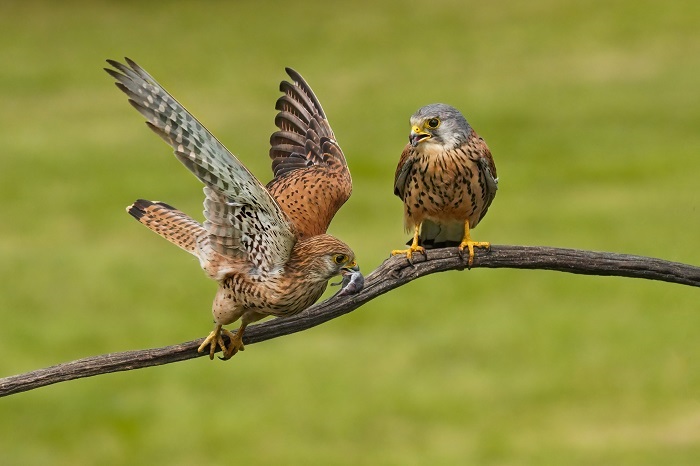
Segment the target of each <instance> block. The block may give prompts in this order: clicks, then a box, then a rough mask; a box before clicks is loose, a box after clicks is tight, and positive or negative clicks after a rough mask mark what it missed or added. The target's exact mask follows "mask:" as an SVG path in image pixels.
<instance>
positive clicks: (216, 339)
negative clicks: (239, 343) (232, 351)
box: [197, 324, 231, 359]
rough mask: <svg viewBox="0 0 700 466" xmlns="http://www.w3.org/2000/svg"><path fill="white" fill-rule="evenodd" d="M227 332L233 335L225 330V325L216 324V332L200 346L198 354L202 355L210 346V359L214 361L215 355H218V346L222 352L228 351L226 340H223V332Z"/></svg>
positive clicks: (212, 332)
mask: <svg viewBox="0 0 700 466" xmlns="http://www.w3.org/2000/svg"><path fill="white" fill-rule="evenodd" d="M222 331H223V332H227V333H231V332H229V331H228V330H226V329H225V328H223V325H221V324H216V327H214V330H212V331H211V333H210V334H209V336H208V337H207V338H205V339H204V341H203V342H202V344H201V345H199V348H197V352H198V353H201V352H202V351H204V349H205V348H206V347H207V346H209V359H214V353H216V346H217V345H218V346H219V347H220V348H221V351H224V352H225V351H226V345H224V339H223V338H221V332H222Z"/></svg>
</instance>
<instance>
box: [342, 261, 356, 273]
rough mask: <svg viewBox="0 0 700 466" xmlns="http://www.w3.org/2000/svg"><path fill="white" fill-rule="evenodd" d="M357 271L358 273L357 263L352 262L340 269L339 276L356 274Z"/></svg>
mask: <svg viewBox="0 0 700 466" xmlns="http://www.w3.org/2000/svg"><path fill="white" fill-rule="evenodd" d="M359 271H360V267H359V266H358V265H357V262H355V261H352V262H350V263H348V264H345V266H344V267H343V268H342V269H340V274H341V275H342V276H345V275H350V274H353V273H357V272H359Z"/></svg>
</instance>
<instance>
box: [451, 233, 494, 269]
mask: <svg viewBox="0 0 700 466" xmlns="http://www.w3.org/2000/svg"><path fill="white" fill-rule="evenodd" d="M475 247H477V248H485V249H489V248H490V247H491V243H489V242H486V241H472V239H471V236H470V235H469V221H466V222H464V238H462V242H461V243H460V244H459V251H460V253H461V252H462V251H464V248H467V249H468V250H469V261H468V262H467V265H468V267H469V268H471V266H472V264H473V263H474V248H475Z"/></svg>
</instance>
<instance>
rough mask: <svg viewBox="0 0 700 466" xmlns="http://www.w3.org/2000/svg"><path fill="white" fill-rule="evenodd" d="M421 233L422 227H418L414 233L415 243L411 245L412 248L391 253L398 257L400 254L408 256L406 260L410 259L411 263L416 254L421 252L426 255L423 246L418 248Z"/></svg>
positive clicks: (395, 250)
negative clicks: (419, 233)
mask: <svg viewBox="0 0 700 466" xmlns="http://www.w3.org/2000/svg"><path fill="white" fill-rule="evenodd" d="M419 231H420V225H416V229H415V232H414V233H413V242H412V243H411V246H410V247H409V248H408V249H394V250H393V251H391V255H392V256H396V255H398V254H406V259H408V261H409V262H411V259H413V253H414V252H419V253H421V254H423V255H425V248H424V247H423V246H418V232H419Z"/></svg>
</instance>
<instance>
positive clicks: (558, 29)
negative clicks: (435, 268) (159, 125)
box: [0, 0, 700, 465]
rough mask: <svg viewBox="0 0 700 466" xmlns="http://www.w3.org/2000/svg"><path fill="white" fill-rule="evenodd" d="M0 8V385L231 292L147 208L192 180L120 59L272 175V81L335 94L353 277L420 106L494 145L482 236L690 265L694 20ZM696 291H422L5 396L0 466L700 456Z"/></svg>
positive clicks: (195, 193) (446, 11) (511, 281)
mask: <svg viewBox="0 0 700 466" xmlns="http://www.w3.org/2000/svg"><path fill="white" fill-rule="evenodd" d="M378 3H380V2H369V1H356V2H349V3H347V2H346V3H344V4H342V5H341V4H339V5H337V6H335V5H331V4H330V3H329V2H324V1H317V2H297V3H284V4H283V3H276V2H271V1H269V2H265V1H240V2H236V3H235V6H232V5H228V4H226V3H224V2H207V3H203V2H171V3H168V4H167V5H166V4H162V3H156V2H153V3H146V2H122V3H120V4H112V3H107V2H105V3H101V2H85V3H81V2H45V3H39V2H21V3H20V2H16V3H13V2H9V1H6V2H2V4H1V5H0V30H1V31H2V41H0V64H2V67H1V68H0V141H2V155H1V156H0V218H1V219H2V220H0V283H2V288H1V292H0V317H1V318H2V325H1V326H0V354H2V358H0V376H7V375H12V374H16V373H19V372H25V371H28V370H32V369H36V368H40V367H46V366H49V365H52V364H56V363H59V362H63V361H67V360H72V359H76V358H80V357H84V356H88V355H94V354H101V353H107V352H113V351H122V350H129V349H137V348H147V347H154V346H162V345H167V344H171V343H175V342H180V341H185V340H189V339H193V338H196V337H201V336H204V335H205V334H206V333H207V332H209V330H210V322H211V317H210V314H209V309H210V303H211V299H212V296H213V293H214V290H215V286H216V285H215V284H214V283H212V282H210V281H208V280H207V279H206V278H205V276H204V275H203V273H202V272H201V270H199V269H198V267H197V264H196V262H194V261H193V260H192V258H190V257H189V256H188V255H187V254H185V253H183V252H181V251H179V250H178V249H177V248H175V247H173V246H172V245H169V244H167V242H165V241H163V240H161V239H160V238H157V237H156V236H155V235H153V234H151V233H149V232H148V231H146V229H144V228H143V227H141V226H139V225H138V224H137V223H136V222H134V221H133V220H131V219H130V218H129V217H128V216H127V215H126V214H125V213H124V207H125V206H126V205H128V204H129V203H131V202H132V201H133V200H134V199H135V198H137V197H145V198H150V199H160V200H163V201H166V202H168V203H171V204H173V205H175V206H178V207H179V208H181V209H182V210H184V211H186V212H189V213H192V214H193V215H195V216H196V217H198V218H201V214H200V212H201V201H202V196H201V193H200V186H199V184H198V182H197V181H196V179H195V178H194V177H192V176H191V175H190V174H189V173H187V171H186V170H185V169H184V168H182V167H181V166H179V164H178V162H177V161H176V159H175V158H174V157H173V156H172V155H171V154H170V151H169V150H168V149H167V147H166V146H165V145H164V144H163V143H162V142H161V141H160V140H159V139H158V138H157V137H155V136H154V135H153V134H151V133H150V132H149V131H148V130H147V129H146V128H145V127H144V126H143V123H142V119H141V118H140V116H138V115H137V114H136V113H135V112H134V111H133V110H132V109H130V108H129V106H128V105H127V104H126V102H125V99H124V96H123V95H121V94H120V93H119V92H118V91H117V90H116V89H115V88H114V86H113V85H112V83H111V81H112V80H111V79H110V78H109V77H108V76H107V75H106V74H105V73H104V72H103V71H102V70H101V67H102V66H103V65H104V62H103V60H104V59H105V58H121V57H122V56H124V55H127V56H129V57H131V58H134V59H135V60H137V61H138V62H139V63H140V64H141V65H142V66H144V67H145V68H146V69H147V70H149V71H150V72H151V73H152V74H153V75H154V76H155V77H156V78H157V79H158V80H159V81H160V82H161V83H162V84H163V85H165V86H166V87H167V88H168V89H169V90H170V91H171V92H172V93H173V94H174V95H175V96H176V97H177V98H178V99H180V100H181V101H182V102H183V103H184V104H185V105H186V106H187V107H188V108H189V109H190V110H191V111H192V112H193V113H194V114H195V115H197V116H198V117H199V118H200V119H201V120H202V121H203V122H204V123H205V124H207V126H208V127H209V128H210V129H211V130H212V132H214V133H215V134H216V135H218V136H219V137H220V139H222V141H223V142H224V143H225V144H227V146H228V147H229V148H231V149H232V150H233V151H234V152H235V153H236V154H237V155H238V156H239V157H240V158H241V160H242V161H243V162H244V163H245V164H246V165H247V166H249V167H250V168H251V169H252V171H253V172H254V173H256V174H257V175H258V176H259V177H260V178H261V179H262V180H263V181H267V180H268V179H269V178H270V169H269V161H268V159H267V157H266V154H267V150H268V137H269V135H270V134H271V132H272V131H273V130H274V125H273V116H274V114H275V111H274V109H273V104H274V101H275V99H276V98H277V96H278V92H277V85H278V82H279V81H280V80H281V79H282V78H284V72H283V67H284V66H293V67H295V68H296V69H297V70H299V71H300V72H301V73H302V74H303V75H304V76H305V77H306V78H307V79H308V80H309V81H310V83H311V85H312V86H313V88H314V89H315V91H316V92H317V94H318V95H319V97H320V99H321V101H322V102H323V105H324V107H325V110H326V111H327V113H328V115H329V118H330V121H331V123H332V124H333V128H334V130H335V133H336V135H337V137H338V139H339V141H340V143H341V145H342V147H343V149H344V151H345V153H346V155H347V157H348V160H349V163H350V165H351V169H352V172H353V178H354V182H355V192H354V195H353V197H352V198H351V199H350V201H349V202H348V203H347V204H346V206H345V207H344V208H343V209H342V210H341V212H340V213H339V214H338V216H337V217H336V220H335V221H334V224H333V225H332V228H331V229H332V233H334V234H336V235H338V236H339V237H341V238H342V239H344V240H345V241H346V242H348V243H349V244H350V245H352V246H353V247H354V249H355V251H356V253H357V255H358V258H359V260H360V263H361V265H362V267H363V270H364V271H369V270H372V269H373V268H374V267H376V266H377V265H378V264H379V263H380V262H381V261H382V260H384V259H385V258H386V257H387V255H388V252H389V250H390V249H392V248H395V247H397V246H398V245H401V244H402V243H403V241H404V240H405V239H406V235H405V234H404V233H403V232H402V228H401V206H400V202H399V200H398V199H396V198H394V197H393V196H392V194H391V191H392V180H393V170H394V168H395V164H396V162H397V160H398V157H399V154H400V151H401V149H402V146H403V144H404V143H405V141H406V138H407V134H408V130H409V127H408V117H409V116H410V115H411V113H413V112H414V111H415V110H416V109H417V108H418V107H420V106H421V105H424V104H427V103H430V102H435V101H443V102H447V103H450V104H452V105H454V106H456V107H458V108H460V109H462V110H463V112H464V113H465V114H466V116H467V119H468V120H469V121H470V122H471V124H472V125H473V126H474V127H475V128H476V130H477V131H478V132H479V133H480V134H481V135H482V136H483V137H484V138H485V139H486V140H487V141H488V144H489V145H490V147H491V149H492V151H493V153H494V156H495V160H496V163H497V165H498V171H499V175H500V177H501V184H500V187H501V189H500V191H499V195H498V197H497V199H496V201H495V202H494V204H493V206H492V208H491V210H490V211H489V215H488V216H487V217H486V219H485V221H484V222H483V223H482V224H481V225H480V226H479V228H478V229H477V230H476V232H475V238H476V239H479V240H490V241H492V242H493V243H496V244H498V243H500V244H541V245H551V246H565V247H578V248H586V249H595V250H611V251H618V252H626V253H634V254H642V255H650V256H658V257H663V258H667V259H671V260H677V261H682V262H687V263H691V264H700V248H699V247H698V231H700V213H699V212H698V206H699V205H700V187H699V185H698V174H699V173H700V157H699V155H700V131H699V130H698V128H699V127H700V90H699V88H698V83H700V33H698V29H697V28H698V24H699V23H700V4H699V3H698V2H694V1H691V0H686V1H676V2H664V3H661V2H655V1H632V0H629V1H616V2H610V1H572V2H559V1H555V0H535V1H531V2H517V3H516V2H511V3H512V4H511V3H508V2H490V3H489V2H462V1H452V2H440V1H438V2H421V3H416V2H414V3H409V2H401V1H392V2H383V3H381V5H379V4H378ZM698 297H699V296H698V292H697V290H695V289H690V288H687V287H682V286H677V285H669V284H661V283H653V282H645V281H641V280H629V279H617V278H598V277H580V276H570V275H564V274H557V273H550V272H540V271H529V272H528V271H513V270H473V271H471V272H462V273H459V272H451V273H446V274H441V275H438V276H431V277H427V278H424V279H421V280H419V281H417V282H414V283H412V284H409V285H408V286H405V287H403V288H401V289H400V290H397V291H394V292H392V293H390V294H388V295H385V296H383V297H381V298H379V299H377V300H374V301H372V302H371V303H369V304H368V305H366V306H365V307H363V308H362V309H361V310H358V311H357V312H354V313H352V314H350V315H348V316H346V317H343V318H342V319H338V320H336V321H333V322H331V323H329V324H327V325H324V326H322V327H320V328H316V329H313V330H310V331H307V332H303V333H302V334H298V335H294V336H289V337H285V338H280V339H277V340H274V341H270V342H266V343H264V344H260V345H254V346H251V347H250V348H249V350H248V351H247V352H246V353H244V354H242V355H240V356H237V357H236V358H235V359H234V360H232V361H230V362H229V363H226V364H224V363H220V362H218V361H216V362H209V361H208V360H205V359H198V360H193V361H189V362H184V363H179V364H173V365H168V366H165V367H158V368H152V369H147V370H141V371H134V372H127V373H120V374H112V375H105V376H101V377H96V378H92V379H85V380H80V381H75V382H70V383H65V384H59V385H54V386H51V387H48V388H43V389H39V390H36V391H33V392H28V393H24V394H20V395H16V396H12V397H9V398H4V399H2V400H0V462H1V463H2V464H39V463H40V462H43V463H44V464H56V465H83V464H86V465H87V464H104V465H112V464H127V463H129V464H147V463H156V462H158V463H168V464H172V465H188V464H224V463H226V462H236V463H240V464H319V465H328V464H333V465H336V464H337V465H343V464H358V463H359V464H378V465H381V464H387V465H389V464H392V465H393V464H409V465H410V464H499V465H508V464H537V465H541V464H568V465H576V464H616V465H620V464H634V465H643V464H661V463H663V464H676V465H680V464H698V462H700V397H699V395H698V394H699V393H700V344H699V343H698V337H697V333H698V332H697V329H698V328H700V312H699V311H700V309H699V305H698V302H699V300H698Z"/></svg>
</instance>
